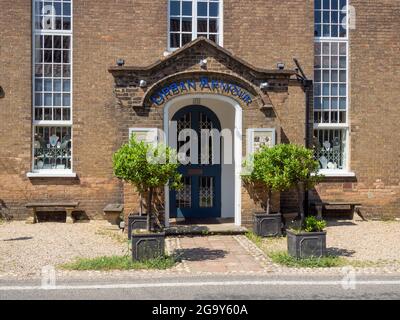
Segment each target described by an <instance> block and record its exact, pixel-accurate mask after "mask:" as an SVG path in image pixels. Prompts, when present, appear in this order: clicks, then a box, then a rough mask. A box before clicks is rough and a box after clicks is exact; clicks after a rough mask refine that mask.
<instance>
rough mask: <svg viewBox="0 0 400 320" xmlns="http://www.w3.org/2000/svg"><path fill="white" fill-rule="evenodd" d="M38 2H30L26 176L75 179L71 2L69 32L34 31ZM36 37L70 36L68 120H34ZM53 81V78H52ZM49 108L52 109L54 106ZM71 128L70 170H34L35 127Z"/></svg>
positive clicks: (72, 20)
mask: <svg viewBox="0 0 400 320" xmlns="http://www.w3.org/2000/svg"><path fill="white" fill-rule="evenodd" d="M36 2H40V1H38V0H32V1H31V4H32V13H31V14H32V75H31V76H32V78H31V79H32V140H31V141H32V143H31V156H32V162H31V172H28V173H27V174H26V176H27V177H28V178H36V177H37V178H42V177H43V178H45V177H65V178H75V177H76V173H74V172H73V167H74V163H73V126H72V124H73V72H74V68H73V63H74V62H73V25H74V19H73V2H74V1H73V0H71V1H70V4H71V9H70V10H71V29H70V30H54V29H49V30H36V26H35V22H36V12H35V4H36ZM36 35H68V36H70V49H69V50H70V66H71V68H70V120H66V121H65V120H62V121H59V120H35V61H36V56H35V54H36V44H35V36H36ZM52 79H53V76H52ZM51 108H53V109H54V106H52V107H51ZM39 126H40V127H50V126H51V127H71V168H70V169H35V159H34V153H35V149H34V141H35V128H36V127H39Z"/></svg>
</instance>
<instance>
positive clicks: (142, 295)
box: [0, 275, 400, 300]
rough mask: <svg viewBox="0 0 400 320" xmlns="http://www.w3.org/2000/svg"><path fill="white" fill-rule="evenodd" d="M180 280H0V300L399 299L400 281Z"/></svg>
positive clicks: (314, 278) (383, 278) (379, 278)
mask: <svg viewBox="0 0 400 320" xmlns="http://www.w3.org/2000/svg"><path fill="white" fill-rule="evenodd" d="M353 280H354V278H351V279H350V278H345V279H342V278H341V277H337V276H335V277H334V276H310V275H306V276H276V275H275V276H202V277H194V276H185V277H172V278H171V277H170V278H161V279H145V278H141V279H136V280H135V279H130V280H129V281H126V280H124V279H112V280H110V279H109V280H107V279H102V280H101V281H99V280H85V279H79V280H76V279H75V280H68V279H64V280H57V283H56V285H55V286H50V287H43V286H41V281H40V280H36V281H26V280H25V281H11V280H0V300H8V299H12V300H15V299H17V300H18V299H29V300H31V299H32V300H37V299H39V300H42V299H44V300H46V299H68V300H71V299H78V300H79V299H105V300H108V299H117V300H119V299H124V300H126V299H130V300H132V299H133V300H136V299H145V300H147V299H150V300H154V299H155V300H170V299H172V300H188V299H189V300H214V299H218V300H236V299H244V300H247V299H251V300H258V299H263V300H265V299H312V300H317V299H362V300H365V299H372V300H379V299H400V276H376V275H374V276H372V275H371V276H363V277H361V276H357V277H356V278H355V281H353Z"/></svg>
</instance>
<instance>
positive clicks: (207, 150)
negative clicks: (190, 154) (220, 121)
mask: <svg viewBox="0 0 400 320" xmlns="http://www.w3.org/2000/svg"><path fill="white" fill-rule="evenodd" d="M199 127H200V132H201V134H202V141H201V143H200V144H199V146H200V148H201V150H199V151H200V152H199V163H201V164H212V163H213V161H212V160H213V159H212V155H213V150H212V138H211V130H212V129H213V122H212V121H211V119H210V118H209V117H207V115H206V114H204V113H202V112H200V123H199ZM202 130H205V131H202ZM203 134H206V135H205V137H207V135H208V142H207V140H205V143H203Z"/></svg>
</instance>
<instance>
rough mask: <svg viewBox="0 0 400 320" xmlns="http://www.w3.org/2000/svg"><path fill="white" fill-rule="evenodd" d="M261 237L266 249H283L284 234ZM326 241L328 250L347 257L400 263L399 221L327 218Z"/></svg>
mask: <svg viewBox="0 0 400 320" xmlns="http://www.w3.org/2000/svg"><path fill="white" fill-rule="evenodd" d="M263 241H264V245H265V249H266V250H267V251H283V250H286V249H287V241H286V238H280V239H265V240H263ZM326 241H327V248H328V251H329V253H331V254H334V255H339V256H342V257H345V258H347V259H349V260H355V261H365V262H375V263H377V262H379V263H381V262H382V263H384V262H388V263H390V262H398V263H400V222H399V221H368V222H364V221H361V220H358V219H355V220H353V221H350V220H339V221H328V227H327V239H326Z"/></svg>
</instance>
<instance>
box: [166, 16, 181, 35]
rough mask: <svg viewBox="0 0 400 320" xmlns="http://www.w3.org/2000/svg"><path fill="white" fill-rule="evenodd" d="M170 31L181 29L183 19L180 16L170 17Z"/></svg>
mask: <svg viewBox="0 0 400 320" xmlns="http://www.w3.org/2000/svg"><path fill="white" fill-rule="evenodd" d="M169 28H170V31H178V32H179V31H181V20H180V18H171V19H170V27H169Z"/></svg>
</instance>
